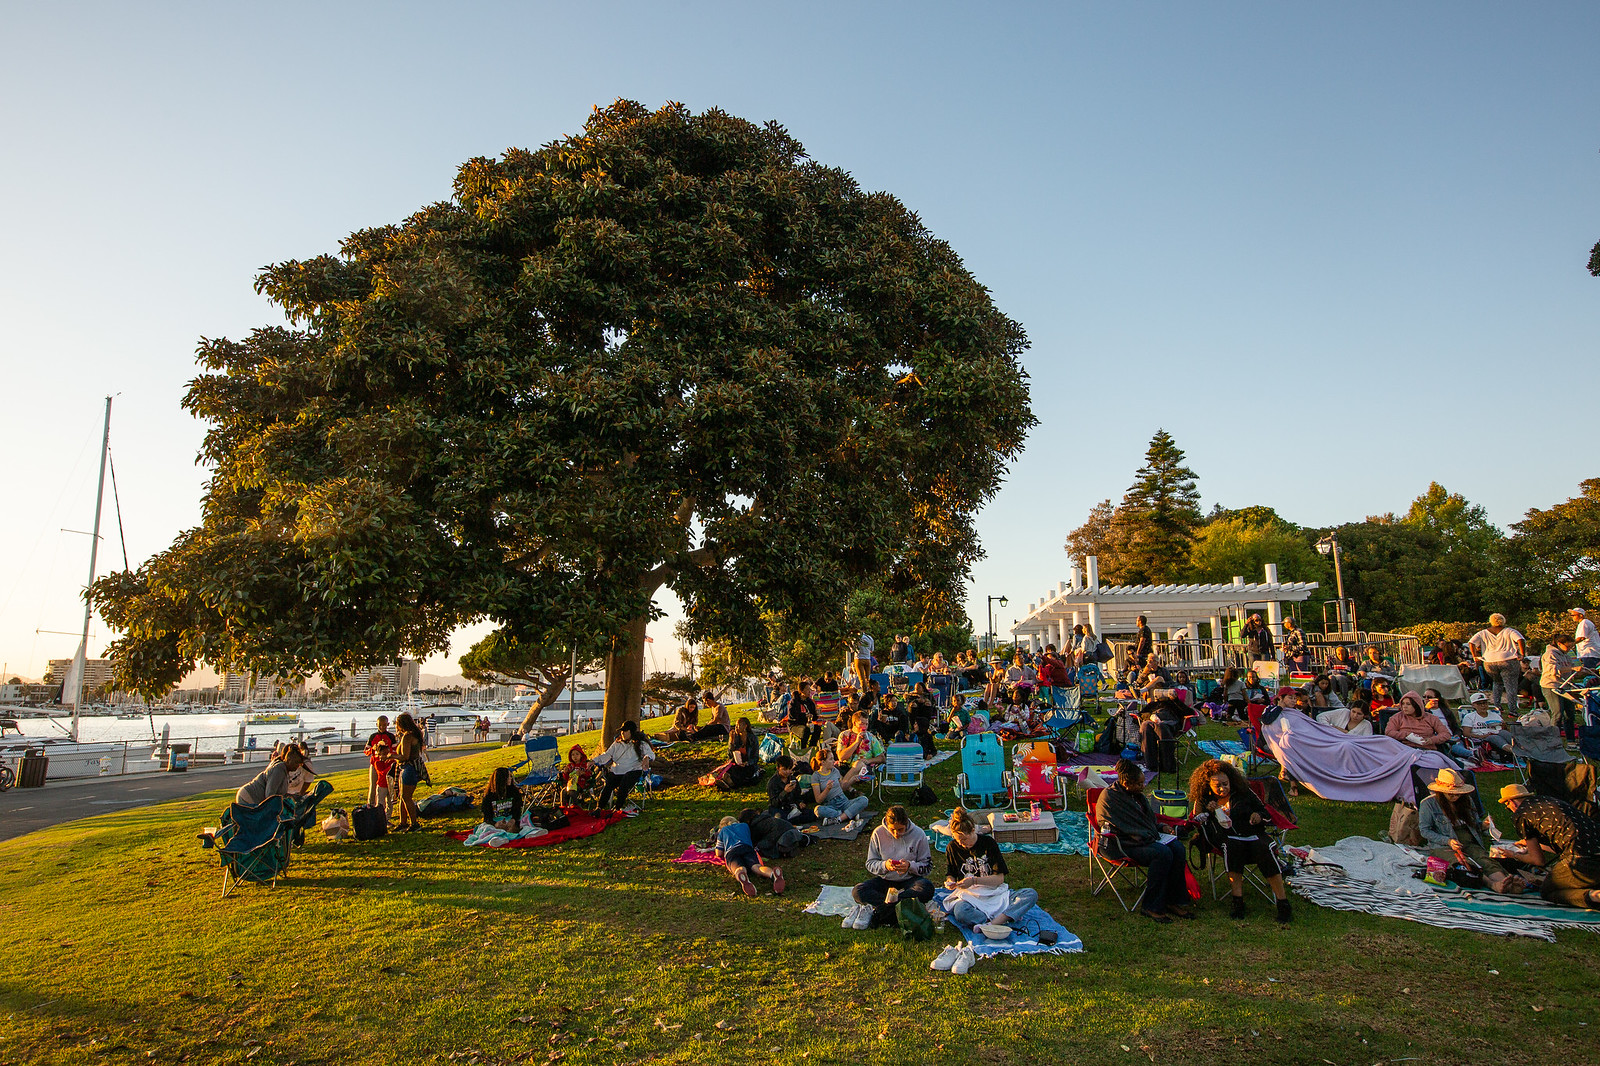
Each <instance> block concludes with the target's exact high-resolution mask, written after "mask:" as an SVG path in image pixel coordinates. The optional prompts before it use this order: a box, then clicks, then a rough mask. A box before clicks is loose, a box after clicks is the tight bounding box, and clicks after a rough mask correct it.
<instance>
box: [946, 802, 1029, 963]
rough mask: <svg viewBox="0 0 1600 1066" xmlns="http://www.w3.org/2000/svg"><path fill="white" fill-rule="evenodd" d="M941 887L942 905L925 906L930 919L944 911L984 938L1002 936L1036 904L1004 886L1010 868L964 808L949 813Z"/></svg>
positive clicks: (1023, 891) (1026, 893) (1025, 892)
mask: <svg viewBox="0 0 1600 1066" xmlns="http://www.w3.org/2000/svg"><path fill="white" fill-rule="evenodd" d="M944 860H945V869H944V887H945V888H947V889H949V890H950V895H948V896H946V897H945V900H944V906H943V907H942V908H940V907H929V908H928V912H929V913H930V914H932V915H933V916H934V918H935V919H937V918H939V917H941V916H942V915H948V916H949V917H951V918H952V919H954V920H955V921H957V922H960V923H961V924H962V925H970V926H972V927H973V928H974V929H976V930H978V932H980V933H982V934H983V935H984V936H988V937H991V938H993V939H1000V940H1003V939H1005V937H1006V936H1007V935H1008V934H1009V932H1010V929H1009V927H1010V925H1011V923H1012V922H1014V921H1016V920H1017V919H1018V918H1021V917H1022V916H1023V915H1024V914H1027V913H1028V911H1029V909H1031V908H1032V907H1033V905H1034V904H1035V903H1037V902H1039V893H1038V892H1036V891H1034V890H1033V889H1031V888H1019V889H1016V890H1015V891H1013V890H1012V889H1011V887H1010V886H1009V885H1007V884H1006V876H1007V875H1008V874H1009V873H1010V870H1008V869H1007V868H1006V860H1005V856H1004V855H1002V854H1000V845H999V844H996V843H995V841H994V837H992V836H990V835H988V834H980V833H979V832H978V825H977V823H976V822H974V821H973V820H972V814H971V812H969V811H968V810H967V809H966V808H965V807H957V808H956V809H955V810H954V811H952V812H951V813H950V843H949V844H947V845H945V849H944Z"/></svg>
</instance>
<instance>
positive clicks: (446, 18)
mask: <svg viewBox="0 0 1600 1066" xmlns="http://www.w3.org/2000/svg"><path fill="white" fill-rule="evenodd" d="M996 6H998V5H984V6H983V7H984V8H985V9H983V10H980V9H979V5H935V4H927V3H919V4H904V5H894V6H890V5H854V4H808V5H754V4H727V5H705V4H696V3H653V4H639V5H622V4H606V5H578V4H563V5H533V4H516V5H494V4H473V5H458V4H442V3H441V4H433V5H420V4H413V5H404V4H367V5H361V4H339V5H327V4H316V5H294V4H284V3H279V4H273V5H260V6H257V7H255V8H253V9H247V8H246V7H245V6H243V5H215V4H194V5H176V4H164V5H109V4H108V5H101V6H94V5H71V6H68V5H55V4H23V3H9V4H6V5H4V6H3V7H0V42H4V43H3V46H0V47H3V49H4V52H3V55H4V62H3V63H0V90H3V91H0V109H3V111H0V113H3V116H4V140H3V142H0V143H3V145H4V150H3V156H0V158H3V160H4V166H3V167H0V195H3V196H4V203H5V208H6V221H5V225H4V229H3V231H0V232H3V234H4V235H3V237H0V371H3V378H0V381H3V384H4V391H5V396H6V401H7V402H6V403H5V419H4V426H5V430H6V434H5V447H6V454H7V455H8V457H9V460H10V461H9V462H7V463H5V465H4V468H3V471H0V476H3V477H4V479H5V490H6V491H5V499H6V500H7V501H8V502H9V503H10V504H11V506H9V507H8V508H6V518H5V520H4V521H3V522H0V658H3V659H4V660H5V661H6V662H7V663H8V664H9V669H10V670H11V671H12V672H14V673H17V672H21V673H28V674H32V675H35V676H36V675H38V674H40V673H42V672H43V669H44V660H45V659H46V658H48V657H50V656H52V655H54V656H66V655H69V654H70V653H71V650H72V647H73V646H74V644H75V642H74V641H73V640H72V639H71V638H69V637H59V636H51V635H48V634H45V635H38V634H36V633H35V630H36V629H61V630H71V629H74V628H76V627H77V625H78V622H79V620H80V619H81V607H77V606H75V599H74V597H75V596H76V594H77V590H78V589H79V588H80V587H81V585H82V581H83V577H84V573H85V571H86V565H87V560H86V558H85V545H84V539H83V538H82V537H77V536H73V535H71V534H64V533H59V532H58V528H59V527H62V526H66V527H70V528H75V529H83V528H85V527H86V526H87V524H88V522H89V521H90V519H91V514H90V511H91V507H92V493H93V481H92V475H93V467H94V454H93V453H94V448H95V446H96V445H97V443H98V428H99V417H100V407H101V397H103V396H104V395H105V394H106V393H107V392H115V393H119V394H120V395H119V398H118V400H117V408H116V416H115V424H114V427H113V441H114V444H113V448H114V453H115V455H116V457H117V462H118V472H119V476H120V478H121V489H122V496H123V502H124V513H125V516H126V528H127V538H128V550H129V552H130V554H131V555H132V557H133V561H134V563H135V564H137V563H138V562H139V560H141V559H143V558H144V557H146V556H147V555H148V554H150V553H151V552H153V551H156V550H159V549H160V548H162V547H164V546H165V545H166V544H167V543H169V542H170V540H171V538H172V537H173V535H174V534H176V533H177V532H178V531H179V530H180V529H182V528H184V527H186V526H188V525H192V524H193V523H194V522H195V521H196V520H197V515H198V510H197V502H198V499H199V494H200V488H201V484H202V481H203V472H202V471H200V470H199V469H197V468H196V467H195V466H194V463H193V459H194V455H195V452H196V449H197V446H198V443H199V440H200V436H201V428H200V427H199V426H198V425H197V424H196V423H194V422H193V421H192V420H190V419H189V418H188V417H187V416H186V415H185V414H184V413H183V412H182V411H181V410H180V409H179V407H178V401H179V398H180V396H181V393H182V390H183V386H184V383H185V382H186V381H187V380H188V379H189V378H190V377H191V376H192V375H193V373H194V366H193V361H192V357H193V350H194V346H195V342H196V339H197V338H199V337H200V336H239V335H241V334H243V333H244V332H245V331H246V330H248V329H249V328H251V327H252V326H255V325H258V324H261V323H264V322H268V321H271V320H273V315H272V312H271V310H270V309H269V308H268V307H267V306H266V305H265V303H264V302H263V301H262V300H261V299H259V298H258V297H256V296H255V295H254V293H253V292H252V290H251V280H252V277H253V275H254V273H255V271H256V270H257V268H259V267H260V266H262V265H263V264H266V263H269V262H273V261H277V260H282V259H288V258H293V257H303V256H310V255H315V254H318V253H321V252H325V251H331V250H334V249H335V247H336V242H337V241H338V240H339V238H340V237H341V236H343V235H344V234H346V233H348V232H349V231H350V230H352V229H355V228H357V227H361V226H367V225H372V224H377V223H384V222H390V221H395V220H398V219H400V218H402V217H403V216H404V215H406V214H407V213H409V212H410V211H412V210H414V209H415V208H416V207H418V206H420V205H422V204H424V203H427V202H430V201H433V200H437V199H442V198H444V197H446V196H447V195H448V193H449V188H450V180H451V176H452V174H453V172H454V169H455V167H456V166H457V165H458V164H459V163H461V162H462V161H463V160H465V159H467V158H469V157H472V156H475V155H494V154H497V153H499V152H501V151H503V150H504V149H506V148H508V147H512V146H537V145H539V144H542V143H545V142H547V141H550V140H552V139H554V138H557V137H559V136H562V135H564V134H567V133H570V132H573V131H576V130H577V129H578V128H579V127H580V126H581V125H582V123H583V121H584V118H585V117H586V115H587V114H588V112H589V110H590V108H591V107H592V106H594V105H596V104H604V103H607V102H609V101H611V100H613V99H615V98H616V97H619V96H625V97H631V98H634V99H637V100H640V101H643V102H645V103H647V104H650V105H659V104H660V103H662V102H664V101H667V100H680V101H683V102H684V103H686V104H688V105H689V106H690V107H693V108H695V109H701V108H705V107H711V106H719V107H722V108H725V109H727V110H729V111H731V112H733V113H735V114H738V115H741V116H744V117H746V118H750V119H755V120H767V119H774V120H777V121H779V122H781V123H783V124H784V125H786V126H787V127H788V128H789V130H790V131H791V132H792V133H793V134H794V135H795V136H796V137H798V138H799V139H800V140H801V141H802V142H803V143H804V144H805V145H806V146H807V148H808V149H809V150H810V152H811V154H812V155H813V157H815V158H817V159H819V160H821V161H823V162H826V163H829V164H832V165H837V166H840V167H843V168H845V169H847V170H849V171H851V172H852V173H854V174H855V176H856V177H857V178H858V179H859V180H860V181H861V183H862V184H863V185H865V186H867V187H869V188H879V189H887V190H889V191H891V192H893V193H894V194H896V195H897V196H899V197H900V198H901V199H902V200H904V201H905V202H906V203H907V204H908V205H909V206H910V207H911V208H913V209H914V210H916V211H917V212H918V213H920V215H921V216H922V218H923V220H924V221H925V222H926V223H927V224H928V226H929V227H930V228H931V229H932V230H933V231H934V232H935V233H937V234H939V235H940V236H942V237H944V238H945V239H947V240H948V241H949V242H950V243H951V244H952V245H953V246H954V247H955V248H956V250H957V251H958V252H959V253H960V254H961V255H962V256H963V257H964V258H965V260H966V262H967V264H968V266H969V267H970V268H971V269H972V271H973V272H974V273H975V274H976V275H977V277H978V278H979V279H981V280H982V281H983V282H984V283H985V284H987V285H988V286H989V287H990V288H991V289H992V290H993V292H994V296H995V299H996V301H997V302H998V304H999V305H1000V307H1001V308H1002V309H1004V310H1005V311H1006V312H1007V313H1008V314H1010V315H1011V316H1012V317H1014V318H1016V319H1017V320H1019V321H1020V322H1022V323H1023V324H1024V326H1025V327H1026V328H1027V330H1028V333H1029V335H1030V337H1031V339H1032V345H1033V346H1032V350H1031V351H1030V352H1029V353H1028V355H1027V356H1026V360H1025V361H1026V365H1027V367H1028V370H1029V372H1030V373H1031V374H1032V376H1033V385H1034V393H1033V395H1034V409H1035V411H1036V413H1037V414H1038V415H1039V417H1040V420H1041V425H1040V426H1039V428H1038V429H1037V430H1036V431H1035V433H1034V434H1033V436H1032V438H1031V439H1030V441H1029V443H1028V449H1027V452H1026V454H1025V455H1024V456H1023V457H1022V459H1021V460H1020V461H1019V462H1018V463H1017V464H1016V466H1015V468H1014V470H1013V472H1012V476H1011V479H1010V483H1009V484H1008V485H1007V487H1006V488H1005V490H1004V491H1003V492H1002V494H1001V495H1000V497H999V498H998V499H997V500H996V501H995V502H994V503H993V504H992V505H991V506H990V507H989V508H988V509H987V510H986V511H985V513H984V514H983V515H982V517H981V519H980V529H981V531H982V533H983V536H984V540H985V543H986V545H987V547H988V549H989V553H990V557H989V559H987V560H986V561H984V562H983V563H981V564H980V565H979V566H978V568H977V572H976V581H975V583H974V586H973V589H972V591H973V600H972V602H973V609H972V615H973V618H974V620H975V621H978V622H979V624H980V625H981V624H982V619H981V616H982V610H983V595H984V594H985V593H989V592H995V593H1000V592H1004V593H1007V594H1009V595H1010V596H1011V598H1012V601H1013V606H1012V608H1011V609H1010V610H1008V612H1007V617H1005V618H1003V619H1001V621H1002V623H1003V624H1009V622H1010V620H1011V617H1014V616H1018V615H1020V614H1021V611H1020V610H1019V608H1021V607H1022V606H1024V605H1025V603H1026V601H1028V600H1031V599H1036V598H1038V594H1039V593H1040V592H1041V591H1042V590H1043V589H1045V588H1046V587H1049V586H1052V585H1053V584H1054V583H1055V582H1056V581H1057V580H1060V579H1061V578H1063V577H1065V566H1066V560H1065V557H1064V555H1063V553H1062V551H1061V542H1062V539H1063V535H1064V534H1065V533H1066V531H1067V530H1068V529H1069V528H1071V527H1072V526H1075V525H1077V524H1078V523H1079V522H1080V521H1081V520H1082V518H1083V515H1084V514H1085V512H1086V511H1087V510H1088V508H1089V507H1090V506H1091V505H1092V504H1093V503H1094V502H1095V501H1096V500H1099V499H1102V498H1105V497H1107V496H1110V497H1113V498H1116V497H1118V496H1120V494H1121V492H1122V491H1123V489H1124V488H1126V486H1127V484H1128V483H1129V481H1130V480H1131V478H1132V474H1133V470H1134V468H1135V467H1136V466H1137V465H1138V462H1139V458H1140V455H1141V453H1142V450H1143V447H1144V444H1145V442H1146V441H1147V440H1148V438H1149V437H1150V435H1151V433H1153V432H1154V430H1155V429H1156V428H1157V427H1165V428H1166V429H1167V430H1169V431H1170V432H1171V433H1173V435H1174V436H1175V437H1176V438H1177V440H1178V442H1179V444H1180V445H1181V446H1182V447H1184V448H1185V449H1187V450H1188V453H1189V458H1190V461H1191V465H1192V466H1193V467H1194V469H1195V470H1196V471H1197V472H1198V474H1199V477H1200V489H1201V492H1202V494H1203V496H1204V500H1205V504H1206V506H1208V507H1209V506H1210V504H1211V503H1213V502H1222V503H1224V504H1225V505H1228V506H1242V505H1246V504H1252V503H1264V504H1270V505H1272V506H1275V507H1277V508H1278V509H1279V511H1280V512H1281V513H1283V514H1284V515H1285V516H1286V517H1288V518H1290V519H1292V520H1294V521H1298V522H1301V523H1305V524H1324V523H1331V522H1336V521H1343V520H1350V519H1359V518H1361V517H1363V516H1365V515H1368V514H1374V513H1379V512H1383V511H1387V510H1394V509H1402V508H1404V506H1405V505H1406V503H1407V502H1408V501H1409V500H1410V499H1411V498H1412V497H1413V496H1415V495H1416V494H1417V493H1419V492H1420V491H1422V489H1424V488H1425V487H1426V485H1427V483H1428V481H1429V480H1431V479H1437V480H1439V481H1441V482H1443V483H1444V484H1445V485H1447V486H1448V487H1449V488H1451V489H1453V490H1455V491H1459V492H1462V493H1464V494H1465V495H1466V496H1467V497H1468V498H1469V499H1472V500H1474V501H1476V502H1480V503H1482V504H1484V505H1485V506H1487V507H1488V509H1489V513H1490V515H1491V517H1492V518H1493V519H1494V520H1495V521H1496V522H1498V523H1500V524H1502V525H1504V524H1508V523H1510V522H1513V521H1516V520H1517V519H1518V518H1520V517H1521V515H1522V514H1523V513H1524V512H1525V511H1526V510H1527V508H1529V507H1533V506H1547V505H1549V504H1550V503H1552V502H1555V501H1558V500H1562V499H1565V498H1567V497H1568V496H1570V495H1572V494H1573V493H1574V492H1575V491H1576V487H1577V483H1578V481H1579V480H1580V479H1581V478H1584V477H1588V476H1595V475H1600V469H1597V467H1596V463H1595V462H1594V456H1595V453H1596V444H1595V436H1594V421H1593V418H1592V416H1591V415H1590V414H1589V412H1588V410H1587V409H1588V408H1589V407H1590V406H1591V404H1592V400H1591V399H1590V398H1589V397H1592V395H1593V389H1592V379H1593V375H1594V369H1595V366H1596V359H1595V356H1596V345H1595V336H1596V330H1595V325H1596V315H1597V311H1600V280H1596V279H1592V278H1590V277H1589V276H1588V275H1587V273H1586V272H1585V270H1584V269H1583V268H1584V264H1585V262H1586V259H1587V255H1588V249H1589V247H1590V245H1592V244H1593V243H1594V242H1595V241H1596V240H1597V239H1600V197H1597V195H1596V193H1597V191H1600V154H1597V149H1600V94H1597V92H1596V89H1595V86H1594V81H1593V72H1594V69H1595V56H1594V51H1595V47H1596V43H1597V42H1600V7H1596V6H1595V5H1593V4H1570V5H1554V4H1551V5H1516V6H1515V7H1509V8H1508V7H1506V6H1504V5H1499V6H1491V5H1464V4H1457V3H1453V4H1439V5H1424V4H1407V5H1393V4H1351V3H1346V4H1339V5H1327V6H1326V10H1325V11H1321V12H1315V11H1311V10H1309V5H1294V6H1292V7H1290V6H1289V5H1283V6H1270V5H1262V4H1248V5H1243V4H1241V5H1223V4H1208V5H1177V4H1165V5H1135V4H1116V5H1093V6H1078V5H1064V4H1041V5H1006V6H1004V7H1003V8H1002V9H1001V10H999V11H998V12H996V11H994V10H993V8H994V7H996ZM111 531H112V532H113V533H114V532H115V530H114V527H112V529H111ZM107 547H108V550H109V552H110V555H111V561H112V562H113V563H115V564H117V565H120V560H121V549H120V546H119V545H118V544H117V542H116V540H115V538H114V537H113V539H111V540H109V541H108V542H107ZM656 637H657V642H658V643H657V645H656V648H657V649H661V648H662V646H663V644H664V643H666V641H667V627H666V626H662V627H658V629H657V631H656ZM463 647H464V645H459V644H458V647H457V648H456V649H455V650H457V651H459V650H462V648H463ZM93 650H98V648H96V649H93ZM658 654H660V653H659V652H658ZM663 657H664V658H670V656H663ZM430 669H434V670H439V671H441V672H443V671H445V670H449V669H453V666H451V665H450V664H448V663H446V662H444V661H438V662H435V663H434V664H433V665H432V666H431V667H430Z"/></svg>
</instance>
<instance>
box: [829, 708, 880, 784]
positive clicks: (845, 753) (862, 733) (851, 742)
mask: <svg viewBox="0 0 1600 1066" xmlns="http://www.w3.org/2000/svg"><path fill="white" fill-rule="evenodd" d="M835 751H836V754H837V755H838V756H839V765H840V766H842V767H845V768H847V769H855V767H856V765H857V764H858V763H859V764H860V765H861V766H862V768H863V770H862V774H861V775H858V776H864V775H865V774H866V772H867V771H868V770H870V769H871V768H872V767H874V766H877V765H878V764H879V763H882V762H883V761H884V760H885V758H886V757H887V756H885V755H884V749H883V742H882V741H881V740H879V739H878V738H877V736H876V735H875V734H874V733H873V732H872V731H871V730H870V729H868V728H867V715H866V713H865V712H864V711H857V712H856V713H855V715H854V716H853V717H852V718H851V719H850V728H849V729H847V730H845V731H844V732H843V733H840V734H839V743H838V744H837V745H836V746H835Z"/></svg>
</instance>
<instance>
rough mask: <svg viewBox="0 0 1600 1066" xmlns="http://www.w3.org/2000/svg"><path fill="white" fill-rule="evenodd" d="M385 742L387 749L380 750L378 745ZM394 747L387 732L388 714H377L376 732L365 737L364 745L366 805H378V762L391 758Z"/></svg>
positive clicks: (392, 792) (393, 740)
mask: <svg viewBox="0 0 1600 1066" xmlns="http://www.w3.org/2000/svg"><path fill="white" fill-rule="evenodd" d="M385 744H386V745H388V751H380V750H379V747H380V745H385ZM396 747H398V745H397V744H396V742H395V739H394V734H393V733H391V732H389V717H388V715H383V714H380V715H378V729H377V732H375V733H373V734H372V735H371V736H370V737H368V738H367V747H366V752H367V806H368V807H376V806H377V805H378V763H379V762H380V761H382V760H386V759H391V758H393V757H394V752H395V749H396ZM393 794H394V790H393V789H390V795H393ZM386 806H387V805H386Z"/></svg>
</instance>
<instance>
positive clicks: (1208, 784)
mask: <svg viewBox="0 0 1600 1066" xmlns="http://www.w3.org/2000/svg"><path fill="white" fill-rule="evenodd" d="M1189 814H1190V817H1192V818H1193V819H1194V820H1195V821H1196V822H1198V823H1199V825H1200V832H1201V833H1203V834H1204V837H1205V841H1206V843H1207V845H1209V846H1210V848H1211V849H1212V850H1213V851H1220V852H1221V853H1222V859H1223V864H1224V865H1225V866H1226V867H1227V870H1228V888H1229V890H1230V891H1231V892H1232V894H1233V909H1232V910H1231V911H1230V912H1229V914H1230V916H1231V917H1234V918H1243V917H1244V914H1245V908H1244V871H1245V870H1246V868H1248V867H1249V865H1250V864H1251V863H1252V862H1253V863H1255V864H1256V865H1257V866H1258V867H1260V869H1261V873H1262V875H1263V876H1265V877H1266V879H1267V887H1269V888H1271V889H1272V895H1273V897H1274V898H1275V899H1276V900H1277V901H1278V921H1280V922H1288V921H1289V919H1290V918H1291V917H1292V915H1291V912H1290V908H1289V893H1288V890H1287V889H1286V888H1285V887H1284V884H1283V870H1282V869H1281V868H1280V867H1279V866H1278V858H1277V856H1276V855H1274V854H1273V853H1272V843H1271V841H1270V840H1269V839H1268V838H1267V834H1266V828H1267V826H1268V825H1269V824H1270V823H1271V820H1272V819H1271V816H1270V815H1269V814H1268V813H1267V808H1266V805H1265V804H1263V803H1262V802H1261V800H1259V799H1257V798H1256V794H1255V793H1254V792H1252V791H1251V790H1250V782H1248V781H1246V780H1245V778H1244V775H1243V774H1241V773H1240V772H1239V771H1238V770H1236V769H1235V768H1233V767H1232V766H1230V765H1228V764H1227V763H1225V762H1223V761H1222V760H1220V759H1207V760H1206V761H1205V762H1203V763H1201V764H1200V765H1199V766H1198V767H1196V768H1195V771H1194V773H1193V774H1191V775H1190V777H1189Z"/></svg>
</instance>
